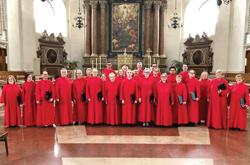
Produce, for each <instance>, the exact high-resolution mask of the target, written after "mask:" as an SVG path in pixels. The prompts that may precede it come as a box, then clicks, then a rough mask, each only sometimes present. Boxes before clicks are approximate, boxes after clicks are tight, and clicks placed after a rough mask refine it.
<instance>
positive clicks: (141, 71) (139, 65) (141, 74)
mask: <svg viewBox="0 0 250 165" xmlns="http://www.w3.org/2000/svg"><path fill="white" fill-rule="evenodd" d="M136 66H137V70H138V75H139V76H140V77H141V78H142V77H144V74H143V68H142V62H137V64H136Z"/></svg>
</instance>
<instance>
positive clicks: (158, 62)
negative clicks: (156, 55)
mask: <svg viewBox="0 0 250 165" xmlns="http://www.w3.org/2000/svg"><path fill="white" fill-rule="evenodd" d="M159 64H160V61H159V59H158V60H157V67H159Z"/></svg>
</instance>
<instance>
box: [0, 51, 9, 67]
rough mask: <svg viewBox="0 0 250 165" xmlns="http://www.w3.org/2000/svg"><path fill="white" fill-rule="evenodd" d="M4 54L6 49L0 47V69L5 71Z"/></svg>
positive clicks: (5, 54)
mask: <svg viewBox="0 0 250 165" xmlns="http://www.w3.org/2000/svg"><path fill="white" fill-rule="evenodd" d="M6 56H7V51H6V49H3V48H0V71H7V63H6Z"/></svg>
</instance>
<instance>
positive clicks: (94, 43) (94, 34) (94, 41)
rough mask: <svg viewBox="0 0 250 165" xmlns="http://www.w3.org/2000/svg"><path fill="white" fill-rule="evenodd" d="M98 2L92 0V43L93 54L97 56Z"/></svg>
mask: <svg viewBox="0 0 250 165" xmlns="http://www.w3.org/2000/svg"><path fill="white" fill-rule="evenodd" d="M97 4H98V1H96V0H92V1H90V5H91V28H92V31H91V43H92V44H91V45H92V47H91V48H92V54H91V56H97V22H96V20H97V19H96V16H97Z"/></svg>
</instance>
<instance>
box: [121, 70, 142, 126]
mask: <svg viewBox="0 0 250 165" xmlns="http://www.w3.org/2000/svg"><path fill="white" fill-rule="evenodd" d="M132 74H133V73H132V71H131V70H130V69H129V70H127V78H125V79H124V80H123V81H122V84H121V87H120V100H121V102H122V104H123V105H122V124H136V103H137V97H138V90H137V86H136V81H135V80H134V79H133V77H132Z"/></svg>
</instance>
